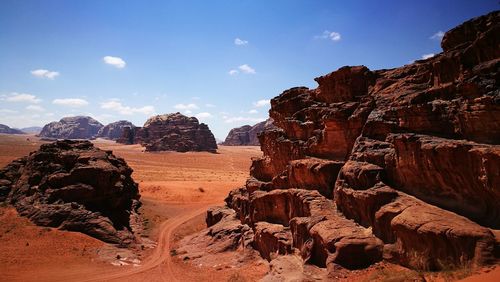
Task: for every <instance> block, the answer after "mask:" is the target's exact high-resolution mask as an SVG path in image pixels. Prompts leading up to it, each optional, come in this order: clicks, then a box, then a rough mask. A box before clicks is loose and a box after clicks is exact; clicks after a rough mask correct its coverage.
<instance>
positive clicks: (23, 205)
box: [0, 140, 140, 245]
mask: <svg viewBox="0 0 500 282" xmlns="http://www.w3.org/2000/svg"><path fill="white" fill-rule="evenodd" d="M131 174H132V169H131V168H130V167H129V166H128V165H127V163H126V162H125V161H124V160H123V159H121V158H118V157H115V156H114V155H113V154H112V152H111V151H102V150H100V149H98V148H95V147H94V146H93V144H92V143H90V142H89V141H70V140H64V141H57V142H54V143H50V144H43V145H41V147H40V150H38V151H35V152H33V153H31V154H30V155H29V156H27V157H24V158H21V159H18V160H15V161H13V162H12V163H10V164H9V165H7V166H6V167H5V168H3V169H2V170H0V201H6V202H7V203H10V204H12V205H13V206H14V207H15V208H16V209H17V211H18V212H19V213H20V214H21V215H22V216H26V217H28V218H29V219H30V220H31V221H33V222H34V223H35V224H37V225H41V226H50V227H58V228H60V229H64V230H70V231H78V232H82V233H85V234H88V235H90V236H93V237H95V238H98V239H100V240H103V241H106V242H111V243H116V244H121V245H127V244H129V243H132V242H134V241H135V237H134V234H133V231H132V227H131V222H134V220H135V219H136V217H137V214H136V210H137V208H139V206H140V202H139V197H140V196H139V192H138V185H137V183H135V182H134V181H133V179H132V178H131Z"/></svg>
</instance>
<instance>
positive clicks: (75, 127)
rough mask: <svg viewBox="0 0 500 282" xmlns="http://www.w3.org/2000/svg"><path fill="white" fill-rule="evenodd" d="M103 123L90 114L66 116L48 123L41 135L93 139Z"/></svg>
mask: <svg viewBox="0 0 500 282" xmlns="http://www.w3.org/2000/svg"><path fill="white" fill-rule="evenodd" d="M102 127H103V125H102V124H101V123H100V122H98V121H97V120H95V119H93V118H91V117H88V116H76V117H65V118H62V119H61V120H60V121H54V122H51V123H49V124H46V125H45V126H44V127H43V129H42V131H41V132H40V134H39V136H40V137H44V138H53V139H92V138H95V137H96V136H97V133H98V132H99V130H100V129H101V128H102Z"/></svg>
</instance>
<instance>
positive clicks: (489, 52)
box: [226, 12, 500, 270]
mask: <svg viewBox="0 0 500 282" xmlns="http://www.w3.org/2000/svg"><path fill="white" fill-rule="evenodd" d="M499 31H500V12H493V13H490V14H488V15H485V16H482V17H479V18H476V19H472V20H470V21H468V22H466V23H464V24H462V25H460V26H458V27H456V28H454V29H452V30H451V31H449V32H447V33H446V34H445V36H444V38H443V42H442V47H443V50H444V52H443V53H440V54H437V55H436V56H434V57H432V58H430V59H427V60H420V61H416V62H415V63H412V64H409V65H405V66H403V67H400V68H395V69H389V70H377V71H371V70H369V69H368V68H366V67H364V66H356V67H342V68H340V69H339V70H337V71H335V72H332V73H330V74H328V75H325V76H322V77H319V78H316V79H315V80H316V81H317V82H318V84H319V86H318V88H316V89H307V88H305V87H297V88H292V89H290V90H287V91H285V92H283V93H282V94H281V95H279V96H278V97H276V98H274V99H272V100H271V110H270V112H269V113H270V117H271V118H273V119H274V125H275V126H277V127H278V129H276V130H267V131H264V133H263V134H261V135H260V136H259V139H260V143H261V149H262V151H263V153H264V154H263V157H262V158H257V159H254V160H253V163H252V167H251V171H250V173H251V177H250V179H249V180H248V181H247V184H246V186H245V187H242V188H240V189H238V190H234V191H233V192H231V193H230V195H229V196H228V198H227V199H226V202H227V205H228V207H230V208H232V209H234V210H235V211H236V216H237V217H238V218H239V219H240V221H241V222H242V223H244V224H248V225H249V226H250V227H251V228H252V229H253V231H254V233H255V238H254V240H255V243H254V247H255V248H256V249H258V250H259V251H260V253H261V255H262V256H263V257H265V258H267V259H272V256H271V255H270V253H272V252H277V253H279V254H285V253H291V252H298V253H300V254H301V255H302V257H303V258H304V260H305V261H309V262H311V263H314V264H316V265H319V266H326V267H332V266H333V265H335V264H339V265H341V266H343V267H346V268H360V267H365V266H368V265H370V264H372V263H374V262H376V261H379V260H381V259H382V257H384V258H385V259H388V260H392V261H394V262H396V263H400V264H402V265H405V266H409V267H413V268H418V269H431V270H439V269H443V268H449V267H450V266H462V265H464V264H467V263H477V264H483V263H490V262H492V261H494V260H495V259H498V257H497V258H495V255H496V256H498V251H497V253H495V249H496V250H498V248H499V242H497V241H495V236H494V235H493V231H492V229H495V228H496V229H498V228H500V204H499V203H500V90H499V89H500V87H499V76H500V48H499V47H500V46H499V45H500V37H499V36H498V34H500V33H499ZM497 240H498V239H497Z"/></svg>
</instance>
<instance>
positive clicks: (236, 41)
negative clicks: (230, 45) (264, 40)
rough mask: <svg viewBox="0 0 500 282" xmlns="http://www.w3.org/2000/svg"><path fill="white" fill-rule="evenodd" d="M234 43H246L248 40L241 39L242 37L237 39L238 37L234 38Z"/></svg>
mask: <svg viewBox="0 0 500 282" xmlns="http://www.w3.org/2000/svg"><path fill="white" fill-rule="evenodd" d="M234 44H236V45H240V46H241V45H247V44H248V41H247V40H243V39H239V38H236V39H235V40H234Z"/></svg>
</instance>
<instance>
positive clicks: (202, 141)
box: [117, 113, 217, 153]
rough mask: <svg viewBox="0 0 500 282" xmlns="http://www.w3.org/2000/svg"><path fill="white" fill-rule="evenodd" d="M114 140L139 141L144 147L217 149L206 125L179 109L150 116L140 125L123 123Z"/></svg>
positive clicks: (125, 142)
mask: <svg viewBox="0 0 500 282" xmlns="http://www.w3.org/2000/svg"><path fill="white" fill-rule="evenodd" d="M117 142H119V143H123V144H141V145H143V146H145V147H146V151H177V152H188V151H207V152H213V153H215V152H216V151H217V143H216V142H215V137H214V135H213V134H212V132H211V131H210V129H209V128H208V126H207V125H206V124H204V123H199V122H198V119H197V118H195V117H187V116H184V115H182V114H181V113H173V114H165V115H157V116H154V117H151V118H149V119H148V120H147V121H146V123H144V126H143V127H124V131H123V135H122V137H121V138H119V139H118V140H117Z"/></svg>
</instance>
